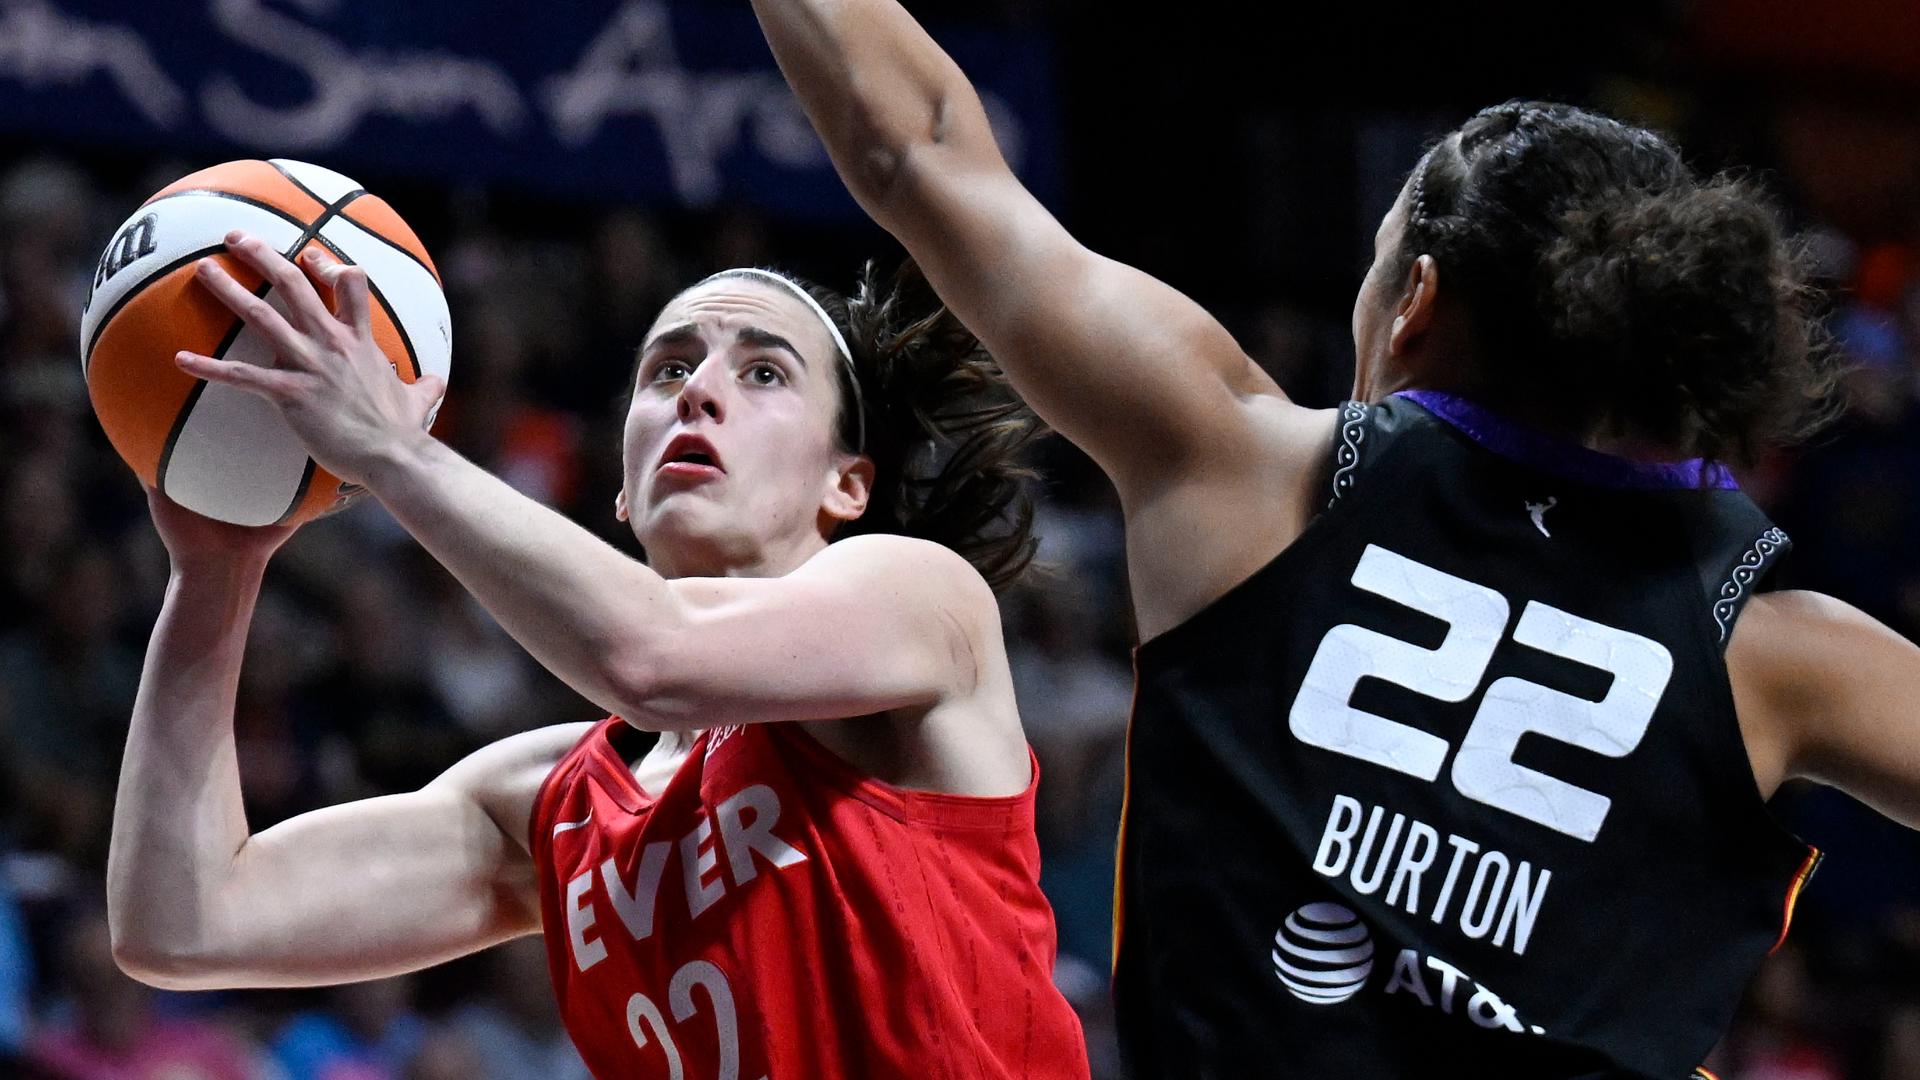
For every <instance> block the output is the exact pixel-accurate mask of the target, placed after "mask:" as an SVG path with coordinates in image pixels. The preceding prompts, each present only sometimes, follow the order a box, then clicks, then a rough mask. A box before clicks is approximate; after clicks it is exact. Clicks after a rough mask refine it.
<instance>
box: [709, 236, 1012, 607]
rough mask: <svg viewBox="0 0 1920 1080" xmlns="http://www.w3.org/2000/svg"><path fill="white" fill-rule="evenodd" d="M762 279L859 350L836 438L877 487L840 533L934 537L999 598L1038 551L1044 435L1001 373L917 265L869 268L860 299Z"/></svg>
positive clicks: (843, 372) (841, 368)
mask: <svg viewBox="0 0 1920 1080" xmlns="http://www.w3.org/2000/svg"><path fill="white" fill-rule="evenodd" d="M763 272H765V273H772V274H778V275H779V276H780V277H782V278H785V279H786V280H787V281H789V282H792V283H793V284H795V285H797V286H799V287H800V288H802V289H805V290H806V292H807V294H808V295H809V296H812V297H813V298H814V300H815V302H817V303H818V304H819V305H820V307H821V309H822V310H824V311H825V312H826V313H827V316H828V317H829V318H831V319H832V320H833V322H834V325H835V327H836V328H837V329H839V331H840V333H841V336H843V337H844V338H845V339H846V342H847V348H848V349H849V350H851V351H852V353H853V356H852V357H851V359H852V361H853V364H852V368H853V370H852V371H851V372H849V371H848V370H847V367H848V366H847V365H846V364H835V365H834V368H835V370H836V371H838V372H839V379H840V417H839V420H838V427H837V431H836V438H837V439H838V440H839V443H840V446H841V448H842V449H845V450H848V451H856V452H860V453H864V454H866V455H867V456H868V457H870V458H872V459H873V464H874V481H873V491H872V495H871V497H870V498H869V500H868V502H867V510H866V513H865V514H863V515H861V517H860V518H859V519H858V520H857V521H852V522H848V523H847V524H845V525H843V526H842V527H841V529H840V535H842V536H854V535H860V534H863V533H893V534H897V535H901V536H912V537H917V538H920V539H923V540H932V541H934V542H936V543H939V544H943V545H945V546H946V547H949V548H951V549H953V550H954V551H955V552H958V553H959V554H960V555H961V556H962V557H963V558H965V559H966V560H967V561H968V562H970V563H972V564H973V566H974V568H975V569H976V570H978V571H980V576H981V577H984V578H985V579H986V580H987V583H988V584H989V585H991V586H993V588H994V589H995V590H996V591H998V590H999V589H1002V588H1004V587H1005V586H1007V585H1009V584H1012V583H1013V582H1014V581H1015V580H1016V579H1018V578H1019V577H1020V575H1021V574H1022V573H1024V572H1025V571H1026V570H1027V568H1028V567H1029V566H1030V565H1031V564H1032V562H1033V554H1034V549H1035V548H1036V546H1037V541H1036V540H1035V538H1034V535H1033V498H1032V493H1031V485H1030V484H1029V481H1030V480H1032V479H1033V478H1034V477H1035V474H1034V472H1033V470H1032V469H1031V468H1030V467H1028V466H1027V465H1026V464H1025V463H1024V451H1025V450H1026V448H1027V446H1028V444H1029V443H1031V442H1032V441H1033V440H1034V439H1035V438H1037V437H1038V436H1040V435H1041V434H1042V433H1043V432H1044V430H1045V429H1044V428H1043V427H1042V426H1041V424H1040V421H1039V420H1038V418H1036V417H1035V416H1034V415H1033V412H1032V411H1031V410H1030V409H1028V408H1027V406H1026V403H1025V402H1023V401H1021V400H1020V399H1019V398H1018V397H1016V396H1015V395H1014V393H1013V390H1012V388H1011V387H1010V386H1008V384H1007V379H1006V376H1005V374H1003V373H1002V372H1001V370H1000V365H999V364H998V363H997V362H995V361H994V359H993V357H992V356H991V355H989V354H988V353H987V351H986V349H985V348H984V347H983V346H982V345H981V344H980V341H979V339H978V338H976V337H974V336H973V334H972V332H970V331H969V330H968V329H967V328H966V327H965V326H963V325H961V323H960V320H959V319H957V318H955V317H954V315H953V313H952V312H951V311H949V310H947V308H946V306H945V305H944V304H942V303H941V302H940V300H939V298H938V297H937V296H936V295H935V294H934V292H933V288H932V287H931V286H930V285H928V284H927V281H926V278H925V276H924V275H923V274H922V273H921V272H920V268H919V266H918V265H917V264H916V263H914V262H913V260H911V259H908V260H906V261H904V262H903V263H902V264H901V266H900V267H899V268H898V269H897V270H895V271H894V273H892V274H890V275H883V274H882V273H881V272H880V271H879V269H878V268H877V267H876V266H875V264H873V263H871V262H869V263H867V265H866V266H865V267H864V268H863V269H862V271H861V274H860V278H859V280H858V282H857V283H856V285H855V287H854V290H853V293H852V294H851V295H842V294H840V293H837V292H835V291H834V290H832V289H829V288H826V287H824V286H821V285H817V284H814V283H813V282H809V281H806V280H804V279H801V278H798V277H795V276H794V275H792V274H788V273H786V272H784V271H778V270H766V271H763ZM730 273H735V272H730V271H722V272H720V273H719V274H716V275H714V277H716V278H725V277H727V276H729V274H730ZM708 280H713V279H712V278H709V279H708ZM856 375H857V377H858V378H859V380H860V382H859V387H858V391H857V392H856V389H855V386H854V384H853V379H854V377H855V376H856ZM863 421H864V423H863ZM863 434H864V445H862V442H863V439H862V435H863Z"/></svg>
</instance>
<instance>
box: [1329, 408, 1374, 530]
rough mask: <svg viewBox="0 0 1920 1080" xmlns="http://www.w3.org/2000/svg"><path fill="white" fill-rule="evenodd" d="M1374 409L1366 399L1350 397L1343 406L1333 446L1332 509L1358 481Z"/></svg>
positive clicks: (1330, 504)
mask: <svg viewBox="0 0 1920 1080" xmlns="http://www.w3.org/2000/svg"><path fill="white" fill-rule="evenodd" d="M1372 413H1373V407H1372V406H1370V405H1367V404H1365V403H1363V402H1358V401H1349V402H1347V403H1346V404H1344V405H1342V406H1340V441H1339V442H1338V443H1337V444H1335V446H1334V448H1333V495H1332V497H1331V498H1329V499H1328V500H1327V509H1329V510H1331V509H1333V508H1334V507H1335V506H1337V505H1339V502H1340V497H1341V496H1343V495H1345V494H1346V493H1347V492H1348V491H1350V490H1352V488H1353V485H1354V484H1355V483H1357V482H1358V479H1359V478H1358V476H1357V475H1356V474H1357V473H1358V471H1359V468H1360V448H1361V446H1362V445H1363V444H1364V443H1365V442H1366V440H1367V418H1368V417H1369V416H1370V415H1372Z"/></svg>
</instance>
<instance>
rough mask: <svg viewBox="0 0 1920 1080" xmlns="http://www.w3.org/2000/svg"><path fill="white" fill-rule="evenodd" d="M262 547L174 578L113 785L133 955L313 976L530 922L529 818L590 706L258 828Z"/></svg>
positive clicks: (390, 960) (420, 956)
mask: <svg viewBox="0 0 1920 1080" xmlns="http://www.w3.org/2000/svg"><path fill="white" fill-rule="evenodd" d="M168 512H171V513H175V514H179V513H184V511H179V509H178V508H177V507H175V508H172V510H171V511H168ZM159 513H161V511H159V510H156V516H158V515H159ZM209 525H210V523H209ZM264 563H265V555H264V554H263V553H262V554H257V555H256V556H251V557H246V558H242V559H234V560H227V559H209V560H198V561H194V562H192V563H190V564H189V565H187V566H185V567H184V568H183V567H180V566H178V565H176V569H175V572H174V575H173V578H172V580H171V582H170V583H169V585H168V588H167V597H166V602H165V605H164V606H163V608H162V610H161V614H160V619H159V622H158V623H157V625H156V626H155V627H154V634H153V640H152V644H151V645H150V647H149V649H148V652H147V661H146V669H145V671H144V673H143V674H142V676H141V683H140V692H139V696H138V698H137V699H136V701H135V704H134V713H133V720H132V724H131V727H130V729H129V731H128V737H127V747H126V755H125V758H124V760H123V763H122V766H121V773H120V787H119V792H118V795H117V798H116V801H115V804H114V818H113V834H112V845H111V848H110V850H109V854H108V865H107V893H108V914H109V920H110V923H111V927H112V932H113V939H114V952H115V956H116V958H117V959H118V960H119V962H120V964H121V966H122V967H123V968H125V969H126V970H127V971H128V972H129V973H130V974H133V975H135V976H137V977H139V978H141V979H142V980H144V981H146V982H149V983H153V984H154V985H158V986H166V987H171V988H179V989H198V988H209V987H222V986H299V985H317V984H325V983H336V982H348V981H353V980H358V979H366V978H374V977H377V976H382V975H390V974H395V973H398V972H402V971H410V970H414V969H417V968H421V967H425V966H427V965H429V964H434V963H438V962H440V961H443V960H447V959H450V958H452V957H455V956H459V955H462V954H464V953H469V952H473V951H475V950H477V949H480V948H484V947H485V946H487V945H491V944H493V943H495V942H498V941H502V940H505V939H507V938H510V937H515V936H518V935H520V934H524V933H529V932H531V931H533V930H534V929H536V928H537V927H538V924H539V923H538V901H537V898H536V897H537V894H536V893H535V892H534V877H533V868H532V860H531V858H530V856H529V855H528V854H527V852H526V849H525V847H524V846H523V845H524V843H525V838H524V833H525V831H526V824H525V818H526V817H527V816H528V815H529V814H530V813H531V808H532V799H533V791H534V789H535V788H537V786H538V783H539V780H540V777H542V776H544V775H545V770H546V769H547V768H550V767H551V766H552V764H553V762H554V761H556V760H558V758H559V756H560V754H561V752H562V751H563V750H564V748H565V746H566V745H569V744H570V742H571V741H572V740H574V739H577V738H578V737H579V732H580V729H581V727H583V725H570V726H569V727H567V728H562V729H548V730H547V731H542V732H535V733H532V734H529V735H523V736H519V737H517V738H515V739H510V740H507V741H505V742H503V743H500V744H496V745H495V746H493V747H489V748H487V749H485V750H482V751H480V752H479V753H477V754H475V755H473V756H472V757H470V758H468V759H467V760H466V761H463V762H461V763H460V764H458V765H456V766H454V768H452V769H451V770H449V771H448V772H447V773H446V774H445V775H443V776H441V777H440V778H439V779H437V780H435V781H434V782H433V783H431V784H429V785H428V786H427V787H426V788H424V789H422V790H421V791H418V792H414V793H412V794H407V795H395V796H389V797H385V798H378V799H369V800H366V801H364V802H358V803H351V804H347V805H343V806H335V807H329V808H326V809H324V810H318V811H315V812H313V813H310V814H304V815H302V816H300V817H297V818H293V819H291V820H289V821H286V822H284V823H282V824H280V825H276V826H274V827H273V828H271V829H268V830H266V831H264V832H261V833H259V834H258V835H255V834H253V833H252V832H251V830H250V829H249V828H248V825H247V820H246V814H245V811H244V810H243V809H242V805H241V789H240V774H239V768H238V764H237V761H236V755H235V747H234V737H233V701H234V690H235V687H236V685H237V683H238V679H239V671H240V659H241V653H242V651H243V649H244V646H245V641H246V630H247V625H248V623H249V622H250V620H251V616H252V611H253V605H254V600H255V597H256V596H257V594H258V591H259V585H260V575H261V570H262V568H263V566H264ZM516 812H517V813H518V818H517V819H515V818H514V814H515V813H516Z"/></svg>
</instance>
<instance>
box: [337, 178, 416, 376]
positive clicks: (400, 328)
mask: <svg viewBox="0 0 1920 1080" xmlns="http://www.w3.org/2000/svg"><path fill="white" fill-rule="evenodd" d="M340 217H341V218H342V219H344V220H346V221H353V219H352V218H350V217H347V215H345V214H341V215H340ZM353 223H354V224H355V225H359V226H360V231H361V232H364V233H367V235H369V236H373V235H376V234H375V233H373V232H372V231H371V230H369V229H368V228H367V227H366V226H364V225H360V223H359V222H357V221H353ZM313 240H314V242H315V243H317V244H319V245H321V246H322V247H324V248H326V249H327V250H328V251H331V252H332V253H333V255H334V257H335V258H337V259H339V260H340V261H341V262H343V263H346V264H347V265H348V266H360V265H362V264H360V263H357V262H354V261H353V256H351V255H349V254H347V252H346V249H345V248H343V247H341V246H340V245H339V244H336V243H334V241H333V238H332V237H330V236H315V237H314V238H313ZM367 291H368V292H370V293H372V294H373V298H374V299H375V300H377V301H379V302H380V310H382V311H384V312H386V313H387V319H388V320H389V321H390V322H392V323H393V329H394V332H395V333H397V334H399V335H400V344H401V346H402V347H404V348H405V349H406V350H407V364H408V366H410V367H412V368H413V377H414V378H416V379H418V378H419V377H420V375H421V373H422V372H423V371H424V370H425V369H424V368H422V367H421V366H420V354H419V353H418V352H416V351H415V350H414V347H413V335H411V334H409V333H407V324H406V323H404V322H402V321H400V312H399V310H398V309H396V308H395V307H394V306H393V302H392V301H390V300H388V299H387V294H386V293H384V292H381V291H380V286H379V285H378V284H376V283H375V282H374V280H373V275H372V274H368V275H367Z"/></svg>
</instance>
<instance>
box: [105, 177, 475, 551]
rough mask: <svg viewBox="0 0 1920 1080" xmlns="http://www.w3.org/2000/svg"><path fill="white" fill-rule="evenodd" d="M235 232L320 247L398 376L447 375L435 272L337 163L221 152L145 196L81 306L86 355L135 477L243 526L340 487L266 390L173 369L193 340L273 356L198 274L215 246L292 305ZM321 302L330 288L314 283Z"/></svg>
mask: <svg viewBox="0 0 1920 1080" xmlns="http://www.w3.org/2000/svg"><path fill="white" fill-rule="evenodd" d="M233 229H244V230H245V231H247V232H249V233H252V234H254V235H255V236H259V237H261V238H262V239H264V240H265V241H266V242H267V243H269V244H272V245H273V246H274V247H276V248H278V249H280V251H281V252H282V253H283V254H285V255H286V256H287V257H288V258H293V257H295V256H297V255H298V254H300V253H301V252H302V251H304V250H306V249H307V248H308V247H309V246H313V245H318V246H320V247H323V248H325V249H326V250H327V251H328V252H330V253H332V255H333V256H334V257H335V258H337V259H339V260H341V261H342V262H346V263H355V264H358V265H360V266H361V267H363V268H364V269H365V270H366V272H367V279H368V283H369V284H370V286H371V288H370V289H369V292H371V293H372V296H373V300H374V303H373V333H374V338H375V340H376V341H378V342H379V344H380V347H381V349H383V350H384V351H385V352H386V354H387V358H388V359H389V360H391V361H392V362H393V365H394V370H395V371H396V372H397V373H398V374H399V376H400V378H401V379H403V380H405V381H406V382H412V381H413V380H415V379H417V378H419V377H420V376H421V375H422V374H424V373H431V374H434V375H438V376H440V377H441V378H445V377H446V375H447V371H448V368H449V366H450V358H451V354H452V349H453V344H452V330H451V325H450V320H449V318H448V315H447V301H446V297H445V295H444V294H443V293H442V292H441V289H440V274H439V271H437V270H435V269H434V266H433V260H431V259H430V258H428V257H427V252H426V249H425V248H424V247H422V246H421V244H420V239H419V238H418V237H416V236H415V235H414V234H413V230H412V229H410V228H408V227H407V224H406V222H404V221H402V220H400V215H398V214H396V213H394V212H393V209H392V208H391V207H389V206H388V205H387V204H386V203H384V202H381V201H380V200H379V199H378V198H375V197H374V196H372V195H369V194H367V193H366V191H365V190H363V189H362V188H361V187H360V185H359V184H356V183H354V182H353V181H352V180H349V179H347V178H346V177H344V176H341V175H340V174H339V173H336V172H332V171H331V170H328V169H323V168H320V167H319V166H317V165H308V164H305V163H302V162H298V161H284V160H278V159H276V160H273V161H229V162H227V163H226V164H224V165H215V166H214V167H213V168H210V169H202V170H201V171H199V172H197V173H194V174H192V175H191V176H187V177H185V178H183V179H181V180H179V181H177V182H176V183H173V184H170V185H168V186H167V187H165V188H163V189H161V190H160V191H159V192H157V193H156V194H155V195H154V196H153V197H152V198H150V199H148V200H147V201H146V202H145V203H142V204H141V206H140V209H138V210H136V211H135V212H134V214H133V216H132V217H131V218H129V219H128V220H127V222H126V224H124V225H122V226H121V227H120V229H119V231H117V232H116V233H115V234H114V236H113V239H112V240H111V241H109V242H108V244H107V249H106V251H105V252H104V253H102V254H101V256H100V266H99V268H98V269H97V270H96V271H95V272H94V275H93V288H92V291H91V292H90V293H89V295H88V298H87V307H86V310H85V312H83V313H82V315H81V317H80V366H81V370H82V371H83V372H84V373H85V374H86V379H87V393H88V396H89V397H91V398H92V400H93V411H94V414H95V415H96V416H98V417H99V418H100V426H101V427H102V428H104V429H106V433H107V438H108V440H109V441H111V442H112V443H113V448H114V449H115V450H117V451H119V453H120V456H121V458H123V459H124V460H125V461H126V463H127V464H128V465H130V466H132V467H133V471H134V472H135V473H137V474H139V476H140V479H141V480H142V481H144V482H145V483H147V484H150V485H153V486H155V487H158V488H159V489H160V490H161V491H163V492H165V493H166V494H167V495H168V496H169V497H170V498H172V499H173V500H174V501H175V502H178V503H180V504H181V505H182V506H185V507H187V508H188V509H190V510H194V511H196V512H198V513H201V514H205V515H206V516H208V517H211V518H217V519H219V520H221V521H228V522H232V523H234V524H237V525H269V524H273V523H276V522H286V523H298V522H302V521H307V520H309V519H311V518H314V517H317V516H319V515H320V514H323V513H325V512H326V511H327V510H329V509H331V508H332V507H333V506H334V505H335V504H336V503H337V502H338V501H340V500H341V499H342V498H344V497H345V496H346V494H347V492H346V490H345V489H346V485H343V484H341V482H340V480H339V478H337V477H334V476H332V475H329V474H328V473H327V471H326V470H325V469H321V468H319V467H317V466H315V465H314V463H313V460H312V459H311V458H309V457H307V453H306V450H305V449H304V448H303V447H302V446H301V445H300V441H299V439H298V438H296V437H295V436H294V434H293V432H292V430H291V429H289V428H288V427H287V426H286V424H285V422H283V421H282V420H281V419H280V416H279V414H278V413H277V412H276V411H275V410H274V407H273V406H272V405H271V404H270V403H268V402H267V401H266V400H265V399H263V398H260V397H257V396H255V395H253V394H250V393H248V392H246V391H244V390H237V389H235V388H233V387H230V386H223V385H220V384H217V383H208V382H205V381H204V380H201V379H196V378H194V377H193V376H191V375H188V374H187V373H186V372H183V371H181V370H180V369H179V368H178V367H176V366H175V365H174V362H173V356H174V354H175V353H176V352H179V351H180V350H183V349H185V350H190V351H192V352H197V353H201V354H203V355H206V356H213V357H221V358H224V359H228V360H239V361H244V362H246V363H252V364H267V363H271V362H272V358H273V353H272V348H271V346H270V345H269V344H268V343H267V341H266V339H265V338H264V337H262V336H261V335H260V334H258V333H256V332H255V331H253V330H252V329H250V328H248V327H247V326H246V325H245V324H244V323H242V322H241V321H240V319H239V318H238V317H236V316H235V315H234V314H233V313H232V312H230V311H228V310H227V308H226V307H225V306H224V305H222V304H221V303H220V301H218V300H216V299H214V296H213V294H212V293H211V292H208V291H207V290H206V289H205V288H204V287H203V286H201V285H200V284H199V283H198V282H197V281H196V280H194V276H193V266H194V263H195V262H196V261H198V260H199V259H202V258H205V257H207V256H212V257H214V258H216V259H218V260H219V261H220V263H221V265H222V266H224V267H225V268H226V270H227V272H228V273H230V274H232V275H233V276H234V278H235V279H237V280H238V281H239V282H240V283H241V284H242V285H244V286H247V287H249V288H252V289H254V291H255V292H256V293H257V294H259V295H262V296H265V297H266V299H267V301H268V302H269V303H271V304H273V305H274V306H275V307H276V308H279V309H280V310H281V311H282V312H283V313H284V312H285V310H286V309H285V306H284V305H283V303H282V302H281V301H280V300H279V299H278V298H277V297H276V296H275V295H274V294H273V292H272V291H271V290H272V287H271V286H269V285H267V284H266V283H265V282H264V281H263V280H262V278H261V276H260V275H259V274H257V273H255V272H254V271H253V270H252V269H250V268H248V267H247V266H245V265H244V264H242V263H240V262H239V261H238V260H236V259H234V258H233V257H232V256H230V255H228V254H227V253H226V247H225V245H224V243H223V242H222V238H223V237H225V236H226V234H227V233H228V232H229V231H231V230H233ZM321 298H322V299H323V300H326V301H327V302H328V303H329V305H330V304H331V303H332V297H331V296H329V295H328V294H327V291H326V290H325V289H324V288H322V289H321Z"/></svg>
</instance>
